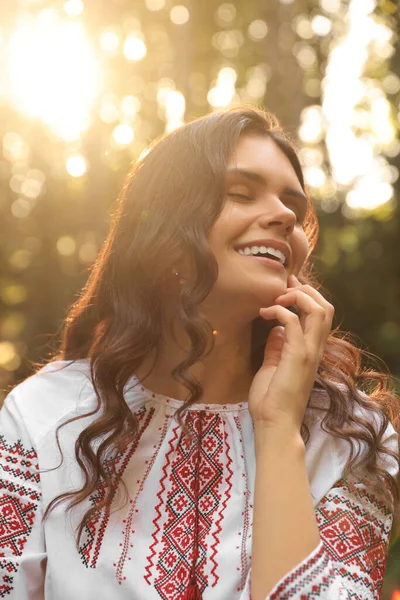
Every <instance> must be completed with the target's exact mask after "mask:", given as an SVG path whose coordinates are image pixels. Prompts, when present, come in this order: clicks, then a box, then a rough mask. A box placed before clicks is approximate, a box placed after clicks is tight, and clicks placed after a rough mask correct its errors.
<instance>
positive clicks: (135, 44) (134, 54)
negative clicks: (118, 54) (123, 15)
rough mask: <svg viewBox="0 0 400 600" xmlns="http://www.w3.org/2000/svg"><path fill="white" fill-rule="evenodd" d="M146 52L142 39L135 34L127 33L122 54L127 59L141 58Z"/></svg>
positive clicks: (135, 59)
mask: <svg viewBox="0 0 400 600" xmlns="http://www.w3.org/2000/svg"><path fill="white" fill-rule="evenodd" d="M146 54H147V47H146V44H145V43H144V41H143V40H142V39H141V38H140V37H138V35H137V34H129V35H128V36H127V38H126V40H125V43H124V56H125V58H126V59H127V60H132V61H138V60H142V58H144V57H145V56H146Z"/></svg>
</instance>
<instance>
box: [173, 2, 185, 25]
mask: <svg viewBox="0 0 400 600" xmlns="http://www.w3.org/2000/svg"><path fill="white" fill-rule="evenodd" d="M169 16H170V19H171V21H172V22H173V23H175V25H184V24H185V23H187V22H188V21H189V11H188V9H187V8H186V6H183V5H182V4H178V5H177V6H173V7H172V8H171V10H170V13H169Z"/></svg>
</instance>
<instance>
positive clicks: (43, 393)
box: [3, 360, 95, 437]
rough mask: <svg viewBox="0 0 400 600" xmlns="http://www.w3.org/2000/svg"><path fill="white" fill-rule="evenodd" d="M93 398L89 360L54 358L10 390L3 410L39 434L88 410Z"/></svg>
mask: <svg viewBox="0 0 400 600" xmlns="http://www.w3.org/2000/svg"><path fill="white" fill-rule="evenodd" d="M94 400H95V393H94V389H93V385H92V383H91V380H90V367H89V362H88V361H86V360H79V361H74V362H72V361H52V362H50V363H48V364H47V365H45V366H44V367H43V368H41V369H40V370H39V371H37V372H36V373H35V374H34V375H31V376H30V377H28V378H27V379H25V380H24V381H22V382H21V383H19V384H17V385H16V386H15V387H14V388H13V389H12V390H11V392H10V393H9V394H8V396H7V397H6V399H5V402H4V407H3V412H4V411H6V412H9V413H10V414H13V415H14V418H15V419H16V420H22V421H23V422H24V423H25V425H26V426H28V428H29V429H31V428H32V427H34V429H35V433H36V434H37V435H38V436H39V437H40V436H41V434H44V433H45V432H46V431H47V430H48V429H49V428H52V426H54V425H55V424H57V423H58V422H59V421H61V420H62V419H64V418H68V417H69V416H70V415H71V416H72V414H73V413H76V414H78V413H81V412H86V411H87V410H88V408H89V407H90V405H91V404H93V401H94ZM35 437H36V435H35Z"/></svg>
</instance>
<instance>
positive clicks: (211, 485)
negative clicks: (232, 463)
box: [145, 411, 226, 600]
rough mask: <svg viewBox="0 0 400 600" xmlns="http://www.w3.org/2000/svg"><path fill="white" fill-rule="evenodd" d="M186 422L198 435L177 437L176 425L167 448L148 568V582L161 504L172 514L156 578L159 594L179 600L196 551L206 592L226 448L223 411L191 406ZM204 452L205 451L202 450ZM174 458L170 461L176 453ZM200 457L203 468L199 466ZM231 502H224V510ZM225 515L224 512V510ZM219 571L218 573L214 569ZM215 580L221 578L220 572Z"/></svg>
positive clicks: (198, 575) (200, 580)
mask: <svg viewBox="0 0 400 600" xmlns="http://www.w3.org/2000/svg"><path fill="white" fill-rule="evenodd" d="M200 415H201V419H202V440H201V444H199V443H198V438H199V426H200ZM186 423H187V425H188V427H189V429H190V430H191V432H192V433H193V440H192V441H191V440H189V438H188V436H183V437H181V438H180V439H179V442H178V445H177V447H176V448H175V450H173V443H174V442H175V440H176V439H177V431H178V427H176V428H175V429H174V436H175V437H174V438H173V439H172V440H171V441H170V446H171V451H169V452H168V453H167V456H166V464H165V466H164V469H163V472H164V475H163V478H162V480H161V482H160V484H161V489H160V491H159V493H158V494H157V497H158V498H159V503H158V504H157V506H156V511H157V517H156V519H155V520H154V525H155V528H156V530H155V533H154V534H153V539H154V543H153V544H152V545H151V547H150V551H151V554H150V555H149V557H148V566H147V567H146V571H147V575H146V576H145V579H146V581H147V582H148V583H149V584H150V580H149V577H150V569H151V566H152V564H153V556H154V554H155V545H156V543H157V541H158V540H157V536H158V532H159V530H160V526H159V519H160V517H161V509H162V508H164V510H165V511H166V513H167V519H166V522H165V525H164V531H163V536H162V551H161V553H160V556H159V560H158V563H157V571H158V573H159V576H158V578H157V579H156V581H155V582H153V585H154V587H155V588H156V589H157V591H158V594H159V596H160V598H162V599H163V600H169V599H170V598H171V597H172V595H173V597H174V598H175V599H176V600H182V598H183V594H184V592H185V590H186V587H187V585H188V582H189V574H190V569H191V565H192V561H193V556H194V553H195V552H197V553H198V562H197V564H196V578H197V580H198V581H197V583H198V587H199V589H200V590H201V591H202V592H203V591H204V589H205V588H206V587H207V585H208V583H207V577H206V575H205V572H204V568H205V561H206V553H207V547H206V544H205V539H206V536H207V534H208V533H209V531H210V528H211V525H212V522H213V520H214V517H215V515H216V514H217V511H218V507H219V505H220V502H221V494H220V493H219V489H220V487H221V484H222V475H223V465H222V462H221V454H222V450H223V440H224V435H223V426H222V420H221V417H220V416H219V415H216V414H212V413H206V412H205V411H202V412H197V411H191V413H190V414H189V415H187V417H186ZM199 453H200V454H199ZM172 454H173V455H174V459H173V461H172V463H171V455H172ZM198 459H199V467H198V472H196V465H197V462H198ZM167 472H169V473H170V476H169V477H170V480H171V489H170V490H169V491H168V496H167V499H166V501H165V500H164V499H163V494H164V490H165V481H166V480H167V479H168V475H167ZM196 478H197V481H198V485H199V490H198V548H195V547H194V527H195V521H196V500H195V497H194V490H195V481H196ZM225 506H226V504H223V505H222V506H221V507H220V511H223V510H224V508H225ZM219 517H220V519H221V513H220V515H219ZM214 537H215V543H214V544H213V551H214V554H215V552H216V550H217V549H216V546H217V543H218V535H217V534H216V535H215V536H214ZM214 575H215V573H214ZM215 579H217V578H216V577H215Z"/></svg>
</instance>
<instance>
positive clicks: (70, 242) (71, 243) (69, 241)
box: [57, 235, 76, 256]
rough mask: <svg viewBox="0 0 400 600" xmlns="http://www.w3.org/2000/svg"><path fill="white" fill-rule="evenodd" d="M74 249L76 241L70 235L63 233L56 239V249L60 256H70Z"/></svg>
mask: <svg viewBox="0 0 400 600" xmlns="http://www.w3.org/2000/svg"><path fill="white" fill-rule="evenodd" d="M75 250H76V242H75V240H74V238H73V237H71V236H70V235H63V236H62V237H60V238H58V240H57V251H58V253H59V254H61V256H72V255H73V254H74V252H75Z"/></svg>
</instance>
